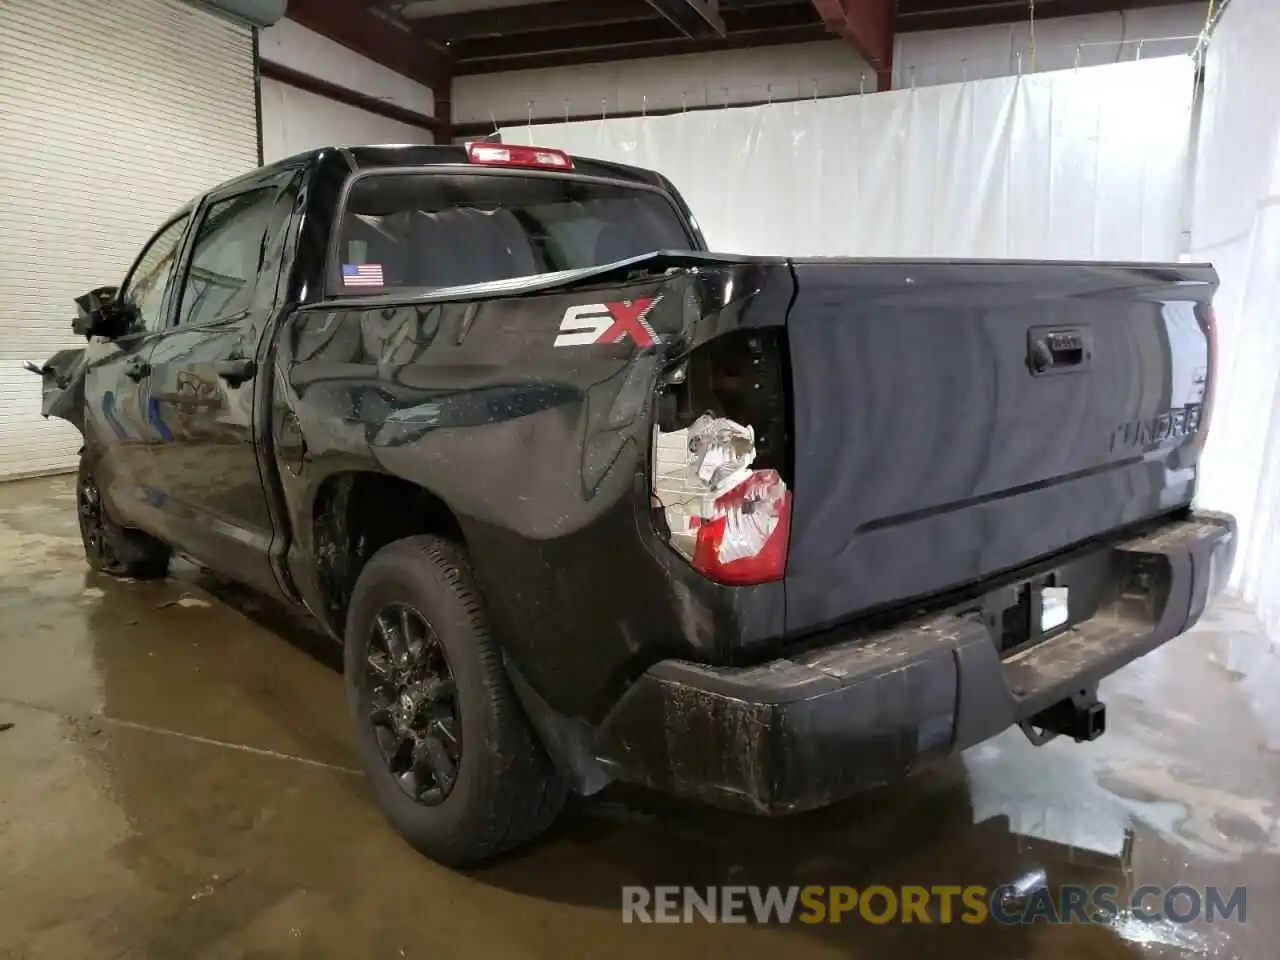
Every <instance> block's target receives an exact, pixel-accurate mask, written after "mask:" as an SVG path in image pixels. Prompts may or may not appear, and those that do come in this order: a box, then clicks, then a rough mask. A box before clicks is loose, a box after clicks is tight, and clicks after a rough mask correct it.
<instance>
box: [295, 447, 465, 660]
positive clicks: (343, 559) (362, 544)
mask: <svg viewBox="0 0 1280 960" xmlns="http://www.w3.org/2000/svg"><path fill="white" fill-rule="evenodd" d="M310 532H311V552H312V557H313V562H314V564H315V573H316V585H317V588H318V589H319V592H320V599H321V604H322V610H323V615H324V620H325V623H326V625H327V626H328V627H329V628H330V629H331V630H332V631H333V633H334V634H335V635H336V636H342V634H343V629H344V627H345V624H346V616H347V608H348V606H349V605H350V602H351V596H352V591H353V590H354V589H355V584H356V580H357V579H358V578H359V576H360V572H361V571H362V570H363V569H364V567H365V565H366V564H367V563H368V562H369V560H370V559H371V558H372V557H373V555H374V554H376V553H377V552H378V551H379V550H380V549H382V548H383V547H385V546H386V545H387V544H389V543H392V542H393V541H396V540H403V539H405V538H407V537H412V536H417V535H432V536H436V537H440V538H442V539H444V540H447V541H449V542H451V543H454V544H457V545H458V546H459V547H463V548H465V547H466V539H465V537H464V536H463V533H462V527H461V524H460V523H459V522H458V518H457V515H456V514H454V512H453V511H452V510H451V509H450V507H449V505H448V504H447V503H445V502H444V500H443V499H442V498H440V497H439V496H438V495H436V494H435V493H433V492H432V491H431V490H428V489H427V488H426V487H423V486H421V485H419V484H416V483H413V482H412V481H409V480H405V479H403V478H401V477H397V476H394V475H392V474H388V473H382V472H379V471H376V470H348V471H342V472H339V473H334V474H331V475H329V476H328V477H326V478H325V479H324V480H323V481H322V482H321V484H320V486H319V488H318V489H317V490H316V495H315V497H314V499H313V501H312V508H311V516H310Z"/></svg>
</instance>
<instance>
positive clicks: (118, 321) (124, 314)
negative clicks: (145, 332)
mask: <svg viewBox="0 0 1280 960" xmlns="http://www.w3.org/2000/svg"><path fill="white" fill-rule="evenodd" d="M119 293H120V290H119V288H118V287H98V288H96V289H94V290H90V291H89V292H88V293H86V294H82V295H81V296H79V297H76V318H75V319H74V320H72V321H71V329H72V330H74V331H75V332H76V333H78V334H80V335H81V336H83V337H84V338H85V339H86V340H87V339H88V338H89V337H118V336H120V334H122V333H124V332H125V330H126V329H127V328H128V319H129V317H128V310H127V309H126V308H125V306H124V304H122V303H121V302H120V299H119Z"/></svg>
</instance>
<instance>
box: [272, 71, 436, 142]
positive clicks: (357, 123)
mask: <svg viewBox="0 0 1280 960" xmlns="http://www.w3.org/2000/svg"><path fill="white" fill-rule="evenodd" d="M261 83H262V156H263V160H264V161H265V162H266V163H271V162H273V161H275V160H279V159H281V158H283V157H288V156H292V155H293V154H295V153H302V152H303V151H305V150H313V149H315V148H316V147H328V146H352V145H358V144H369V143H432V142H434V141H433V138H432V135H431V132H430V131H429V130H424V129H423V128H422V127H415V126H413V125H411V124H408V123H400V122H398V121H396V120H389V119H388V118H386V117H383V116H379V115H378V114H376V113H370V112H369V111H367V110H361V109H360V108H359V107H353V106H350V105H348V104H345V103H339V102H338V101H337V100H331V99H330V98H329V97H322V96H319V95H318V94H314V93H309V92H307V91H305V90H299V89H298V88H297V87H294V86H291V85H290V84H287V83H281V82H279V81H277V80H270V79H267V78H266V77H264V78H263V79H262V81H261Z"/></svg>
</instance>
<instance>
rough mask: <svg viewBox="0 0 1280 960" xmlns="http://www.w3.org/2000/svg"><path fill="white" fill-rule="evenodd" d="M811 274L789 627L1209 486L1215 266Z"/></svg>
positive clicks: (986, 572) (946, 585) (800, 293)
mask: <svg viewBox="0 0 1280 960" xmlns="http://www.w3.org/2000/svg"><path fill="white" fill-rule="evenodd" d="M794 269H795V274H796V280H797V293H796V298H795V302H794V304H793V306H792V309H791V312H790V314H789V316H788V320H787V328H788V342H789V345H790V354H791V362H792V388H793V408H794V420H795V423H794V426H795V437H794V450H795V484H794V500H793V520H792V527H791V542H790V552H789V554H788V561H787V577H786V581H787V625H788V628H789V630H791V631H799V630H805V629H809V628H812V627H815V626H819V625H822V624H825V623H831V622H835V621H838V620H840V619H841V618H843V617H846V616H849V615H851V614H854V613H857V612H861V611H864V610H866V609H868V608H871V607H876V606H881V605H885V604H892V603H896V602H901V601H904V600H908V599H911V598H915V597H922V596H927V595H930V594H936V593H938V592H941V591H945V590H948V589H950V588H954V587H960V586H963V585H966V584H969V583H972V582H974V581H977V580H981V579H983V578H986V577H989V576H992V575H993V574H996V573H999V572H1001V571H1004V570H1008V569H1011V568H1015V567H1019V566H1022V565H1024V564H1028V563H1030V562H1032V561H1034V560H1036V559H1038V558H1040V557H1042V556H1045V555H1048V554H1051V553H1054V552H1056V551H1059V550H1062V549H1064V548H1066V547H1069V546H1071V545H1073V544H1075V543H1079V542H1081V541H1084V540H1087V539H1090V538H1093V537H1098V536H1102V535H1105V534H1108V533H1111V532H1112V531H1114V530H1115V529H1116V528H1118V527H1122V526H1124V525H1126V524H1132V523H1135V522H1137V521H1141V520H1144V519H1147V518H1151V517H1155V516H1158V515H1160V514H1162V513H1167V512H1170V511H1173V510H1176V509H1178V508H1179V507H1182V506H1185V505H1186V504H1189V503H1190V502H1191V499H1192V496H1193V494H1194V492H1195V480H1196V471H1195V465H1196V460H1197V457H1198V454H1199V449H1200V446H1201V445H1202V442H1203V435H1202V426H1203V424H1202V414H1203V412H1204V410H1203V406H1204V401H1205V393H1206V386H1207V380H1208V366H1209V330H1210V323H1209V312H1208V311H1209V299H1210V297H1211V295H1212V293H1213V290H1214V288H1215V287H1216V277H1215V275H1214V273H1213V270H1212V268H1209V267H1196V266H1182V265H1178V266H1172V265H1171V266H1144V265H1119V264H1101V263H1099V264H1070V263H1016V262H1015V263H994V262H987V263H947V262H942V261H936V262H917V263H911V262H898V263H886V262H874V261H870V262H866V261H864V262H855V261H843V262H841V261H826V262H821V261H796V262H795V265H794Z"/></svg>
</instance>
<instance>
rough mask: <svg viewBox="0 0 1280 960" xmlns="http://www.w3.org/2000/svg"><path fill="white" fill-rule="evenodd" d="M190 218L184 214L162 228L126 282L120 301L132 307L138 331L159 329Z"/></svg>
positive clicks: (144, 251) (145, 248)
mask: <svg viewBox="0 0 1280 960" xmlns="http://www.w3.org/2000/svg"><path fill="white" fill-rule="evenodd" d="M190 219H191V217H190V216H189V215H184V216H181V217H179V218H178V219H177V220H174V221H173V222H172V223H170V224H167V225H166V226H164V227H161V228H160V231H159V232H158V233H157V234H156V235H155V236H154V237H152V238H151V242H150V243H148V244H147V245H146V247H144V248H143V250H142V255H141V256H140V257H138V259H137V262H135V263H134V265H133V269H132V270H131V271H129V276H128V277H127V278H126V279H125V282H124V290H123V292H122V293H121V294H120V301H121V302H122V303H124V304H126V305H127V306H130V307H133V310H134V317H135V320H134V326H135V327H136V329H138V330H159V329H160V327H161V326H162V325H163V320H164V318H163V317H162V316H161V315H160V311H161V308H162V307H163V306H164V292H165V289H166V288H167V287H168V286H169V278H170V277H171V276H173V268H174V266H176V264H177V262H178V245H179V244H180V243H181V242H182V234H183V233H184V232H185V231H186V229H187V221H188V220H190Z"/></svg>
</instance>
